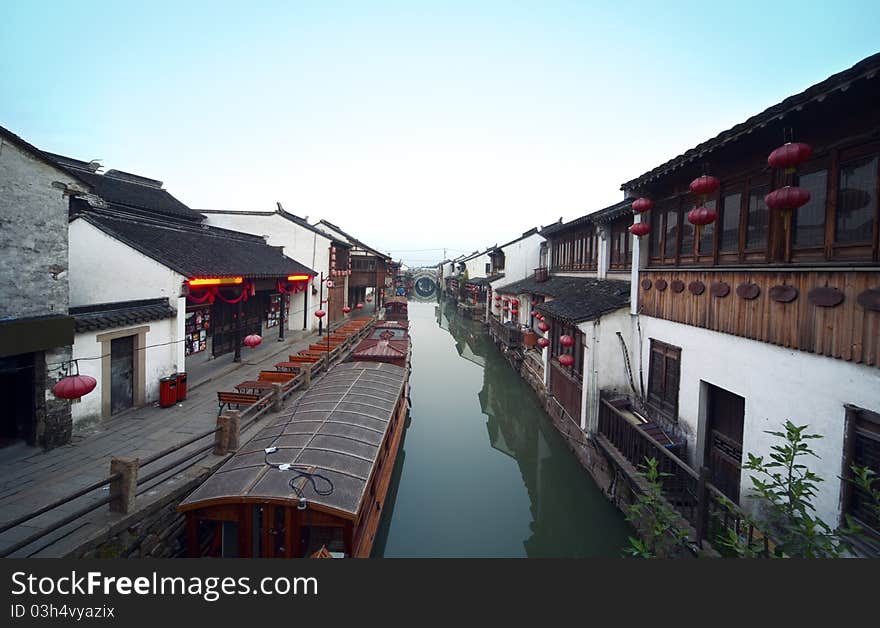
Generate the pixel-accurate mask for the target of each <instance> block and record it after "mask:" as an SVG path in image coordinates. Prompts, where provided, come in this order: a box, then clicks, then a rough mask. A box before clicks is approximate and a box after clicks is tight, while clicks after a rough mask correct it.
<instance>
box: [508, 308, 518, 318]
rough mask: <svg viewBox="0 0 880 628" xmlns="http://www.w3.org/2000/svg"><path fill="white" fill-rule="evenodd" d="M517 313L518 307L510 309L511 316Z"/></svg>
mask: <svg viewBox="0 0 880 628" xmlns="http://www.w3.org/2000/svg"><path fill="white" fill-rule="evenodd" d="M518 314H519V310H518V309H516V308H513V309H512V310H510V315H511V316H516V315H518Z"/></svg>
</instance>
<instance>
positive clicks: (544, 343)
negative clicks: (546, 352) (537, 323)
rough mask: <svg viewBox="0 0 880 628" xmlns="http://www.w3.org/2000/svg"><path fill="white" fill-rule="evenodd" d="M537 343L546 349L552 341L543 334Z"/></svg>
mask: <svg viewBox="0 0 880 628" xmlns="http://www.w3.org/2000/svg"><path fill="white" fill-rule="evenodd" d="M535 344H537V345H538V346H539V347H541V348H542V349H546V348H547V347H549V346H550V341H549V340H547V339H546V338H544V337H543V336H541V337H540V338H538V340H537V341H535Z"/></svg>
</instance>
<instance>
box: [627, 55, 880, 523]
mask: <svg viewBox="0 0 880 628" xmlns="http://www.w3.org/2000/svg"><path fill="white" fill-rule="evenodd" d="M878 72H880V54H878V55H874V56H872V57H869V58H867V59H864V60H863V61H861V62H859V63H857V64H856V65H855V66H853V67H852V68H850V69H848V70H845V71H843V72H841V73H839V74H836V75H834V76H831V77H830V78H828V79H826V80H824V81H822V82H820V83H818V84H816V85H814V86H812V87H810V88H808V89H807V90H805V91H803V92H801V93H800V94H796V95H794V96H791V97H789V98H786V99H785V100H783V101H782V102H780V103H778V104H776V105H774V106H772V107H770V108H768V109H766V110H765V111H763V112H761V113H759V114H757V115H755V116H752V117H751V118H749V119H748V120H746V121H744V122H742V123H740V124H737V125H736V126H734V127H732V128H730V129H728V130H726V131H723V132H721V133H720V134H718V135H717V136H715V137H713V138H711V139H709V140H707V141H705V142H703V143H701V144H699V145H698V146H695V147H694V148H692V149H690V150H688V151H686V152H685V153H684V154H682V155H679V156H678V157H675V158H674V159H671V160H669V161H667V162H666V163H664V164H661V165H660V166H657V167H656V168H654V169H652V170H650V171H649V172H646V173H644V174H642V175H640V176H638V177H636V178H635V179H632V180H631V181H628V182H626V183H624V184H623V185H622V189H623V190H624V191H625V193H626V195H627V196H629V197H630V198H636V197H646V198H650V199H651V200H653V203H654V208H653V209H651V210H650V211H648V212H646V213H644V214H641V215H640V218H639V220H641V221H646V222H648V223H649V224H650V234H649V235H647V236H645V237H643V238H642V239H641V240H640V241H639V242H638V243H636V245H635V247H634V259H635V260H636V263H635V265H634V268H633V270H632V283H633V287H634V290H635V291H636V296H637V298H635V299H634V301H633V305H632V308H633V314H638V315H639V320H640V325H641V332H642V338H643V341H642V342H641V345H640V350H639V352H638V356H634V358H635V357H637V358H638V359H634V362H639V361H640V363H641V365H640V366H639V368H640V369H642V370H643V371H644V372H645V373H646V375H647V383H646V385H647V391H646V399H645V401H646V403H647V407H648V411H649V412H651V413H652V416H653V418H654V419H655V420H657V421H661V422H663V423H664V424H665V425H666V426H668V427H669V428H670V429H675V430H677V431H679V432H680V433H682V434H683V435H684V436H685V437H686V439H687V443H688V449H687V454H686V459H687V461H688V462H689V463H690V464H691V465H692V466H693V467H695V468H699V467H703V466H705V467H707V468H708V469H709V470H710V472H711V478H712V481H713V483H715V484H716V485H717V486H718V487H719V488H722V490H723V491H724V492H725V493H726V494H727V495H728V496H729V497H730V498H731V499H733V500H734V501H740V500H742V499H743V497H744V494H745V492H746V490H747V488H748V487H749V486H750V482H749V480H748V478H746V477H742V474H741V473H740V462H741V459H742V457H743V456H744V455H745V453H746V452H750V453H754V454H756V455H767V454H768V452H769V447H770V446H771V444H772V441H773V437H771V436H768V434H767V433H766V432H767V430H779V429H780V428H781V426H782V424H783V422H784V421H786V420H788V419H790V420H791V421H793V422H794V423H795V424H799V425H802V424H808V425H809V428H810V429H809V431H811V432H814V433H819V434H821V435H822V437H823V438H822V439H820V440H817V441H814V442H813V443H812V446H813V448H814V449H815V450H816V452H817V454H818V456H819V457H818V458H816V459H813V460H812V461H811V462H810V463H809V464H810V466H811V468H812V470H813V471H815V472H816V473H817V474H818V475H820V476H821V477H822V478H824V480H825V481H824V482H823V483H821V484H820V486H819V488H818V495H817V499H816V504H817V514H818V515H819V516H821V517H822V518H823V519H824V520H826V521H829V522H836V521H838V518H839V517H840V516H841V515H842V514H843V513H847V512H849V513H850V514H853V512H854V511H853V510H852V509H851V507H850V506H849V504H851V502H849V501H847V500H846V499H844V497H845V495H846V494H847V493H848V491H847V490H846V484H845V482H842V481H841V480H840V479H839V477H840V476H845V475H846V473H847V469H848V467H849V465H850V464H851V463H859V464H869V465H871V466H873V467H874V468H875V470H877V471H880V468H878V466H877V465H878V460H880V425H878V423H877V421H876V417H877V414H876V413H877V412H878V411H880V370H878V367H880V242H878V232H880V204H878V199H880V107H878V105H877V103H878V102H880V77H878ZM791 140H794V141H795V142H804V143H807V144H809V145H810V146H811V147H812V155H811V156H810V157H809V158H808V159H807V160H806V161H805V162H803V163H800V164H799V165H798V166H797V168H796V171H794V172H786V171H784V170H782V169H776V168H771V167H769V166H768V155H769V154H770V153H771V151H773V150H774V149H776V148H777V147H779V146H780V145H782V144H783V143H784V142H787V141H791ZM701 175H711V176H713V177H716V178H717V179H719V180H720V187H719V188H718V189H717V191H715V192H713V193H711V194H710V195H709V196H708V197H706V198H700V197H697V196H695V195H694V194H692V193H691V192H690V191H689V184H690V183H691V182H692V181H693V180H694V179H696V178H697V177H700V176H701ZM786 185H791V186H797V187H800V188H801V189H803V190H806V191H808V192H809V196H810V197H809V201H808V202H807V203H806V204H804V205H803V206H801V207H800V208H798V209H794V210H790V211H791V213H790V214H789V215H787V213H786V211H784V210H771V209H769V208H768V206H767V204H766V201H765V197H766V196H767V194H768V193H770V192H771V191H773V190H776V189H779V188H782V187H783V186H786ZM701 204H705V206H707V207H710V208H711V209H713V210H714V211H715V212H716V213H717V219H716V220H715V221H714V222H713V223H711V224H707V225H706V226H703V227H702V228H701V229H700V230H698V229H697V228H695V226H694V225H692V224H691V223H690V222H689V221H688V219H687V215H688V212H689V211H690V210H691V209H693V208H694V207H696V206H698V205H701ZM631 342H632V344H633V345H634V346H639V339H638V338H637V337H636V336H633V337H632V340H631ZM862 522H863V523H864V524H865V525H866V526H867V527H868V528H871V529H874V530H880V525H878V521H877V520H876V519H874V520H868V521H865V520H863V521H862Z"/></svg>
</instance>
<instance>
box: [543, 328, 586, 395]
mask: <svg viewBox="0 0 880 628" xmlns="http://www.w3.org/2000/svg"><path fill="white" fill-rule="evenodd" d="M551 325H552V327H551V329H552V331H551V336H552V337H551V345H550V354H551V355H552V356H554V357H555V358H558V357H559V356H560V355H562V354H563V353H570V354H571V355H572V357H574V364H572V365H571V367H567V368H565V371H566V372H567V373H569V374H571V375H572V376H573V377H574V378H575V379H577V380H578V381H582V380H583V378H584V370H583V358H584V342H583V336H584V335H583V334H582V333H581V332H580V331H579V330H578V329H577V328H576V327H575V326H574V325H568V324H566V323H563V322H562V321H553V323H551ZM565 335H569V336H571V337H572V338H574V345H573V346H571V347H563V346H562V343H561V342H560V341H559V339H560V338H561V337H562V336H565Z"/></svg>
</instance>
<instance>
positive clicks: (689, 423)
mask: <svg viewBox="0 0 880 628" xmlns="http://www.w3.org/2000/svg"><path fill="white" fill-rule="evenodd" d="M640 321H641V326H642V336H643V338H644V344H643V345H642V348H641V354H642V360H643V364H644V370H645V378H646V381H645V384H646V386H647V371H648V359H649V352H650V339H651V338H654V339H657V340H660V341H663V342H666V343H668V344H671V345H675V346H677V347H681V378H680V379H681V385H680V388H679V396H678V406H679V417H680V422H681V424H682V427H683V428H684V429H685V431H686V432H687V435H688V451H689V454H690V463H691V464H693V465H695V466H699V465H701V464H702V450H703V442H704V440H703V439H704V434H703V433H702V432H703V430H704V429H705V421H704V417H703V416H702V415H703V412H702V408H703V407H704V404H705V399H704V397H705V396H706V391H705V386H701V384H700V382H701V381H703V382H707V383H710V384H713V385H715V386H718V387H720V388H724V389H725V390H728V391H730V392H732V393H735V394H737V395H740V396H742V397H744V398H745V418H744V433H743V456H744V457H745V455H746V454H747V453H753V454H756V455H764V456H767V455H768V453H769V448H770V446H771V445H772V444H775V443H776V442H779V441H777V440H775V439H774V438H773V437H770V436H768V435H767V434H765V433H764V432H765V431H766V430H779V429H781V427H782V424H783V423H784V422H785V421H786V420H788V419H790V420H791V421H792V422H793V423H795V424H796V425H804V424H807V425H809V429H808V431H809V432H812V433H817V434H821V435H822V436H823V437H824V438H821V439H818V440H814V441H812V443H811V447H812V448H813V450H814V451H815V452H816V453H817V454H818V456H819V459H815V458H814V459H811V460H809V461H806V462H807V464H808V465H809V466H810V468H811V469H812V470H813V471H814V472H815V473H817V474H818V475H820V476H821V477H823V478H824V479H825V481H824V482H822V483H820V485H819V494H818V498H817V500H816V502H815V505H816V508H817V514H818V515H819V516H820V517H822V518H823V519H824V520H825V521H826V522H827V523H829V524H831V525H834V524H836V523H837V513H838V507H839V500H840V480H839V479H838V476H839V475H840V474H841V471H842V460H843V458H842V452H843V437H844V427H845V421H844V407H843V406H844V404H847V403H851V404H855V405H857V406H861V407H863V408H867V409H869V410H873V411H875V412H876V411H880V371H878V369H877V368H876V367H870V366H863V365H859V364H854V363H851V362H845V361H843V360H836V359H834V358H828V357H825V356H817V355H813V354H810V353H806V352H804V351H795V350H791V349H785V348H783V347H777V346H775V345H771V344H768V343H764V342H758V341H754V340H748V339H745V338H740V337H738V336H733V335H729V334H722V333H719V332H714V331H708V330H705V329H701V328H699V327H692V326H690V325H682V324H680V323H673V322H670V321H665V320H662V319H658V318H652V317H649V316H642V317H641V318H640ZM634 327H635V326H634ZM633 333H634V334H635V330H633ZM633 367H634V368H637V364H634V365H633ZM701 418H702V419H703V420H701ZM743 480H744V481H743V483H742V484H741V493H742V494H743V495H746V494H748V492H749V489H750V487H751V482H750V481H748V479H747V478H745V477H744V478H743Z"/></svg>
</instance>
